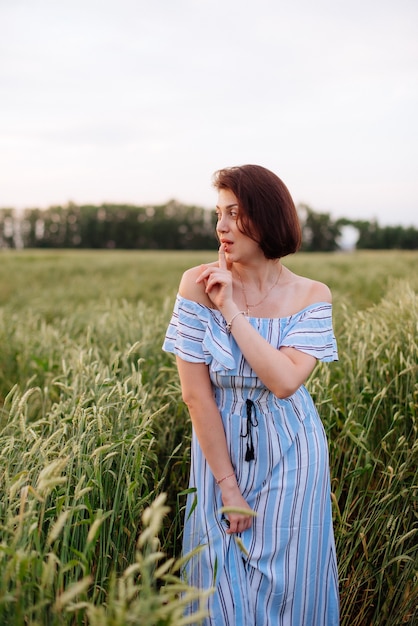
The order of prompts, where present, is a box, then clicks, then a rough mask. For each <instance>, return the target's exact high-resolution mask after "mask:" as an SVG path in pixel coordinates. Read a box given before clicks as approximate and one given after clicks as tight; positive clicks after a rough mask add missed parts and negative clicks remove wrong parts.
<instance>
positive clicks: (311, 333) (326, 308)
mask: <svg viewBox="0 0 418 626" xmlns="http://www.w3.org/2000/svg"><path fill="white" fill-rule="evenodd" d="M280 345H281V346H287V347H289V348H295V349H296V350H300V351H301V352H305V353H306V354H310V355H312V356H314V357H315V358H316V359H318V360H319V361H328V362H329V361H338V352H337V342H336V339H335V336H334V331H333V326H332V305H331V304H330V303H328V302H321V303H318V304H314V305H311V306H309V307H307V308H306V309H304V310H303V311H301V312H300V313H297V314H296V315H292V316H290V318H289V322H288V324H287V326H286V327H285V329H284V333H283V337H282V340H281V342H280Z"/></svg>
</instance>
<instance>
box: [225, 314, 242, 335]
mask: <svg viewBox="0 0 418 626" xmlns="http://www.w3.org/2000/svg"><path fill="white" fill-rule="evenodd" d="M238 315H245V311H238V313H235V315H233V316H232V317H231V319H230V320H229V322H227V324H226V330H227V331H228V333H230V332H231V329H232V322H233V321H234V319H235V318H236V317H238Z"/></svg>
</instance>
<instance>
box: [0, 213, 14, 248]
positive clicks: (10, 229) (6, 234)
mask: <svg viewBox="0 0 418 626" xmlns="http://www.w3.org/2000/svg"><path fill="white" fill-rule="evenodd" d="M15 229H16V219H15V213H14V210H13V209H9V208H4V209H1V210H0V248H15V247H16V244H15V235H16V232H15Z"/></svg>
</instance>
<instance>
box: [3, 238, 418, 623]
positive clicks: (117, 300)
mask: <svg viewBox="0 0 418 626" xmlns="http://www.w3.org/2000/svg"><path fill="white" fill-rule="evenodd" d="M211 260H213V253H204V252H201V253H198V252H195V253H194V252H189V253H183V252H182V253H175V252H172V253H170V252H161V253H160V252H158V251H152V252H141V251H138V252H122V251H109V252H105V251H101V252H92V251H84V252H70V251H65V252H64V251H57V250H54V251H45V252H44V251H39V250H38V251H30V250H26V251H21V252H7V251H5V252H2V253H1V254H0V340H1V351H0V478H1V482H0V484H1V498H0V624H11V625H16V626H23V625H25V626H26V625H31V626H40V625H46V624H48V625H51V626H58V625H63V624H64V625H67V624H68V625H70V624H71V625H76V624H83V625H84V624H89V625H92V626H99V625H100V626H111V625H112V626H122V625H125V624H130V623H135V624H141V625H144V626H152V625H154V624H155V625H159V626H163V625H172V626H175V625H176V624H177V625H179V624H185V623H186V622H184V621H182V606H183V603H184V602H185V601H186V600H187V595H188V594H195V593H197V592H196V591H195V590H193V589H189V588H187V587H186V586H185V585H184V584H183V583H182V582H181V580H180V579H179V568H180V566H181V562H180V561H179V558H180V542H181V519H182V510H183V506H184V502H185V495H184V492H185V490H186V488H187V476H188V461H189V438H190V424H189V420H188V416H187V411H186V410H185V407H184V405H183V403H182V402H181V398H180V389H179V383H178V379H177V374H176V370H175V366H174V363H173V360H172V358H171V356H170V355H167V354H165V353H163V352H162V351H161V344H162V340H163V336H164V331H165V328H166V326H167V323H168V320H169V317H170V314H171V308H172V305H173V300H174V297H175V293H176V288H177V284H178V281H179V279H180V276H181V273H182V271H183V270H184V269H186V268H187V267H189V266H191V265H194V264H198V263H202V262H206V261H211ZM286 264H287V265H288V266H289V267H290V268H291V269H293V270H294V271H296V272H297V273H301V274H305V275H308V276H311V277H314V278H317V279H318V280H322V281H324V282H326V283H327V284H328V285H329V286H330V287H331V288H332V291H333V294H334V315H335V331H336V335H337V340H338V345H339V354H340V360H339V362H338V363H335V364H320V365H319V366H318V367H317V368H316V369H315V371H314V373H313V375H312V376H311V379H310V381H309V388H310V391H311V393H312V394H313V396H314V398H315V401H316V403H317V405H318V408H319V411H320V414H321V417H322V419H323V422H324V425H325V428H326V431H327V435H328V438H329V444H330V460H331V473H332V492H333V494H332V496H333V507H334V519H335V532H336V542H337V552H338V562H339V573H340V581H341V610H342V621H341V623H342V625H343V626H348V625H350V626H384V625H385V626H399V625H401V624H409V625H411V626H412V625H413V624H416V623H417V619H418V610H417V605H418V551H417V539H418V500H417V495H418V440H417V428H418V415H417V413H418V381H417V363H418V338H417V337H418V272H417V269H418V254H417V253H413V252H378V253H371V252H362V253H358V252H356V253H350V254H330V255H326V254H318V255H317V254H311V255H307V254H298V255H296V256H295V257H291V258H289V259H288V260H287V261H286ZM180 590H183V591H184V592H185V596H183V595H179V591H180ZM193 623H196V624H197V623H199V616H195V617H194V619H193Z"/></svg>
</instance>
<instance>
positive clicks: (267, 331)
mask: <svg viewBox="0 0 418 626" xmlns="http://www.w3.org/2000/svg"><path fill="white" fill-rule="evenodd" d="M248 320H249V322H250V324H251V325H252V326H253V327H254V328H256V329H257V331H258V332H259V333H260V334H261V335H262V336H263V337H264V338H265V339H266V340H267V341H268V342H269V343H270V344H271V345H273V346H275V347H276V348H280V347H282V346H289V347H293V348H296V349H297V350H301V351H302V352H305V353H307V354H310V355H313V356H314V357H315V358H316V359H318V360H320V361H334V360H337V358H338V356H337V347H336V341H335V337H334V333H333V326H332V306H331V304H329V303H327V302H319V303H316V304H313V305H310V306H308V307H306V308H304V309H303V310H301V311H299V312H297V313H296V314H294V315H290V316H288V317H282V318H273V319H271V318H258V317H249V318H248ZM163 349H164V350H165V351H167V352H172V353H174V354H176V355H178V356H179V357H180V358H181V359H184V360H185V361H190V362H195V363H206V364H207V366H208V370H209V375H210V379H211V382H212V387H213V393H214V397H215V400H216V404H217V406H218V408H219V412H220V415H221V416H222V420H223V424H224V428H225V435H226V440H227V444H228V447H229V452H230V456H231V461H232V465H233V467H234V469H235V472H236V477H237V481H238V485H239V487H240V489H241V492H242V494H243V496H244V498H245V499H246V501H247V502H248V504H249V505H250V507H251V508H252V509H254V511H255V512H256V513H257V516H256V517H255V519H254V521H253V524H252V527H251V528H250V529H249V530H246V531H245V532H243V533H241V535H240V536H239V538H240V541H238V542H237V540H236V536H235V535H228V534H227V533H226V530H227V520H226V519H225V517H224V516H223V515H222V514H221V513H220V512H219V511H220V509H221V507H222V501H221V492H220V489H219V487H217V485H216V482H215V479H214V476H213V474H212V472H211V470H210V468H209V466H208V464H207V462H206V460H205V457H204V456H203V454H202V451H201V449H200V446H199V442H198V441H197V438H196V436H195V435H194V434H193V437H192V450H191V456H192V461H191V472H190V484H189V486H190V488H191V492H190V494H189V496H188V501H187V506H186V514H185V526H184V538H183V551H184V553H185V554H189V553H190V552H191V551H192V550H193V549H194V548H196V547H198V546H204V547H203V549H202V550H200V551H199V552H198V554H197V555H196V557H194V558H192V559H191V560H190V561H189V563H188V565H187V568H186V572H185V575H186V577H187V581H188V582H189V583H190V584H191V585H195V586H197V587H199V588H203V589H209V588H210V587H214V588H215V592H214V593H213V595H211V596H210V599H209V612H210V617H209V619H208V620H207V621H206V622H205V624H206V625H207V626H209V625H210V626H336V625H337V624H338V623H339V617H338V614H339V599H338V577H337V565H336V556H335V545H334V535H333V526H332V516H331V498H330V475H329V460H328V446H327V441H326V437H325V433H324V428H323V426H322V423H321V420H320V418H319V415H318V412H317V409H316V407H315V405H314V403H313V401H312V398H311V396H310V394H309V393H308V391H307V389H306V387H305V386H304V385H302V386H301V387H300V388H299V389H298V390H297V391H296V392H295V393H294V394H293V395H291V396H290V397H288V398H285V399H279V398H277V397H276V396H275V395H274V394H273V393H272V392H271V391H269V390H268V389H267V388H266V387H265V386H264V385H263V383H262V382H261V381H260V379H259V378H258V377H257V375H256V374H255V372H254V371H253V370H252V369H251V367H250V366H249V364H248V363H247V361H246V360H245V358H244V357H243V355H242V353H241V351H240V349H239V347H238V345H237V343H236V342H235V340H234V338H233V336H232V335H231V334H229V333H228V332H227V330H226V323H225V319H224V318H223V316H222V314H221V313H220V312H219V311H217V310H215V309H212V308H209V307H207V306H204V305H202V304H199V303H197V302H193V301H191V300H187V299H185V298H183V297H181V296H180V295H178V296H177V298H176V302H175V306H174V311H173V314H172V318H171V321H170V324H169V327H168V329H167V334H166V337H165V341H164V345H163ZM208 428H210V424H208ZM195 608H196V607H193V606H191V607H190V611H193V610H195Z"/></svg>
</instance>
